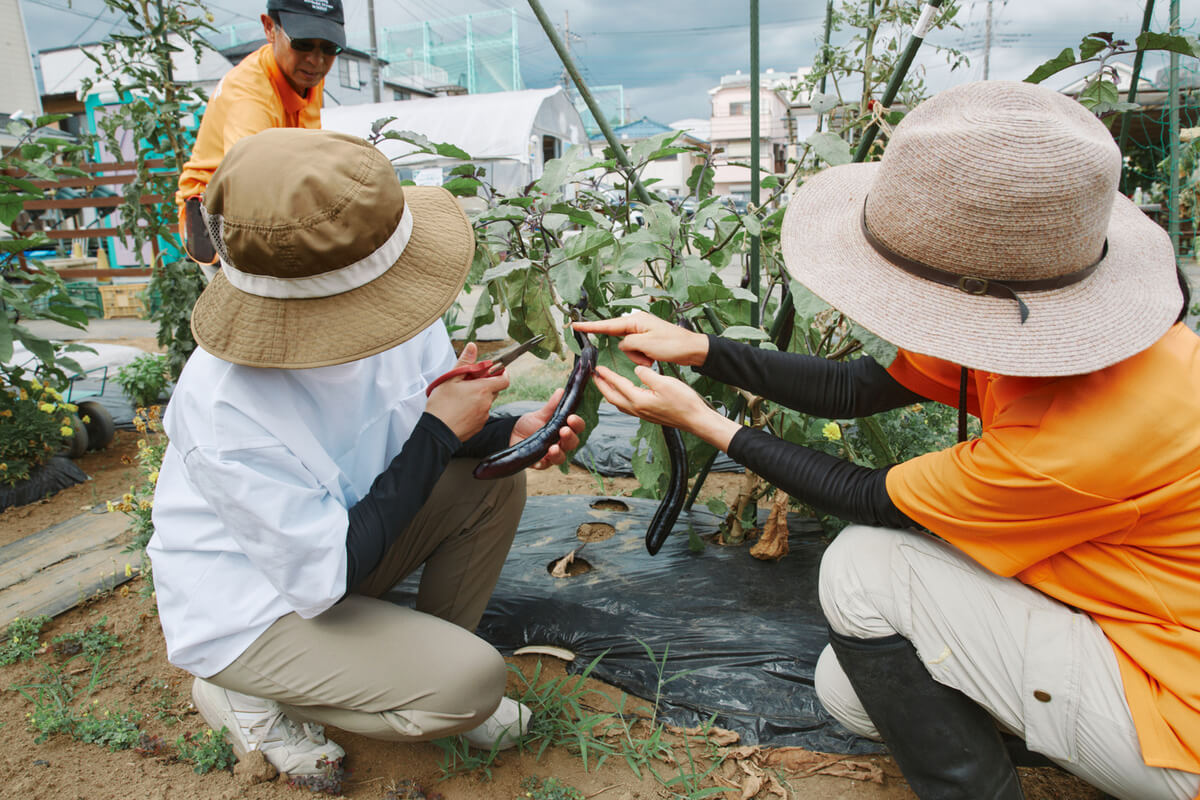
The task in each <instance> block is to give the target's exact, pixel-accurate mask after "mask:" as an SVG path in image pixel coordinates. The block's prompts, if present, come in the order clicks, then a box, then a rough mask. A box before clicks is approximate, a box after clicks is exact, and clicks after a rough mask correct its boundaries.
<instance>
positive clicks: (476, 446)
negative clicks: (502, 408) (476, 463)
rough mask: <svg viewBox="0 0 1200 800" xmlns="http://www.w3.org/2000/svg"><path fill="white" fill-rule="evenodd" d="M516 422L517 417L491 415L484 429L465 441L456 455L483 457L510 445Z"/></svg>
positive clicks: (461, 456)
mask: <svg viewBox="0 0 1200 800" xmlns="http://www.w3.org/2000/svg"><path fill="white" fill-rule="evenodd" d="M516 424H517V418H516V417H509V416H503V415H502V416H498V417H489V418H488V421H487V422H486V423H485V424H484V426H483V430H481V431H480V432H479V433H477V434H475V435H474V436H472V437H471V438H470V439H467V440H466V441H465V442H463V443H462V446H461V447H459V448H458V452H456V453H455V454H454V455H456V456H458V457H459V458H483V457H484V456H490V455H491V454H492V453H498V452H500V451H501V450H503V449H504V448H506V447H508V440H509V439H511V438H512V431H513V428H514V427H515V426H516Z"/></svg>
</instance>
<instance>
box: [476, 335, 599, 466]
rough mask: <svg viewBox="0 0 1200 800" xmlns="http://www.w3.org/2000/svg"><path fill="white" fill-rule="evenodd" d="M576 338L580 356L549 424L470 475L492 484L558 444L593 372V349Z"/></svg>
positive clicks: (502, 451)
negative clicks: (560, 433)
mask: <svg viewBox="0 0 1200 800" xmlns="http://www.w3.org/2000/svg"><path fill="white" fill-rule="evenodd" d="M575 337H576V339H578V340H579V343H580V349H579V355H577V356H575V365H574V366H573V367H572V368H571V377H570V378H568V379H567V388H566V391H564V392H563V396H562V397H561V398H560V399H559V401H558V405H557V406H556V407H555V409H554V413H553V414H551V415H550V421H549V422H547V423H546V424H545V425H543V426H542V427H541V428H540V429H539V430H538V431H537V433H535V434H533V435H532V436H530V437H528V438H526V439H522V440H521V441H519V442H517V443H516V444H514V445H513V446H512V447H509V448H507V449H505V450H501V451H500V452H499V453H493V454H492V455H490V456H488V457H487V458H485V459H483V460H482V461H480V462H479V464H477V465H476V467H475V471H474V473H472V474H474V476H475V477H476V478H479V479H480V480H491V479H493V478H505V477H507V476H509V475H514V474H516V473H518V472H520V471H521V470H523V469H525V468H526V467H528V466H530V465H533V464H536V463H537V462H539V461H541V460H542V459H543V458H545V457H546V453H548V452H550V447H551V445H554V444H556V443H557V442H558V437H559V432H560V431H561V430H562V428H563V426H565V425H566V424H567V417H569V416H571V415H572V414H574V413H575V410H576V409H577V408H579V403H580V401H581V400H582V399H583V392H584V390H585V389H586V388H587V385H588V381H590V380H591V379H592V372H593V371H594V370H595V369H596V354H597V351H596V346H595V345H594V344H592V343H591V342H590V341H588V340H587V337H586V336H585V335H584V334H581V333H576V334H575Z"/></svg>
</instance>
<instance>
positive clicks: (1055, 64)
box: [1025, 47, 1078, 83]
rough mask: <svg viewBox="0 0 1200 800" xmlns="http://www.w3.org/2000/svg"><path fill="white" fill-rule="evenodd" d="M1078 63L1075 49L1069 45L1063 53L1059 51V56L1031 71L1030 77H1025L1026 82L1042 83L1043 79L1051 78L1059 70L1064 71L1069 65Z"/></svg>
mask: <svg viewBox="0 0 1200 800" xmlns="http://www.w3.org/2000/svg"><path fill="white" fill-rule="evenodd" d="M1076 63H1078V62H1076V61H1075V51H1074V50H1072V49H1071V48H1070V47H1067V48H1065V49H1064V50H1063V51H1062V52H1061V53H1059V54H1058V55H1057V56H1055V57H1054V58H1052V59H1050V60H1049V61H1047V62H1046V63H1045V64H1042V65H1041V66H1040V67H1038V68H1037V69H1035V70H1034V71H1033V72H1031V73H1030V74H1029V77H1027V78H1026V79H1025V82H1026V83H1041V82H1042V81H1044V80H1046V78H1049V77H1050V76H1051V75H1055V74H1057V73H1059V72H1062V71H1063V70H1064V69H1066V68H1067V67H1071V66H1074V65H1075V64H1076Z"/></svg>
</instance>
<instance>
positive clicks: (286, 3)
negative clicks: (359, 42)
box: [267, 0, 346, 47]
mask: <svg viewBox="0 0 1200 800" xmlns="http://www.w3.org/2000/svg"><path fill="white" fill-rule="evenodd" d="M271 11H277V12H279V23H280V24H281V25H283V29H284V31H286V32H287V35H288V36H289V37H291V38H292V39H324V40H325V41H327V42H333V43H334V44H336V45H337V46H338V47H345V46H346V18H345V16H344V15H343V14H342V0H267V12H268V13H270V12H271Z"/></svg>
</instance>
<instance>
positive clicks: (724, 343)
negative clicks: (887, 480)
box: [697, 336, 926, 419]
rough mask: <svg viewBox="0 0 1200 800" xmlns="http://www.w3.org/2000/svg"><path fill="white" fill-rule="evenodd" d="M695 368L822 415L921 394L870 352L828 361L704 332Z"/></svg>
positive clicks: (899, 402) (863, 411) (870, 408)
mask: <svg viewBox="0 0 1200 800" xmlns="http://www.w3.org/2000/svg"><path fill="white" fill-rule="evenodd" d="M697 371H698V372H699V373H700V374H702V375H707V376H708V377H710V378H714V379H716V380H718V381H720V382H721V383H725V384H728V385H730V386H738V387H740V388H742V389H746V390H747V391H750V392H753V393H754V394H757V395H761V396H762V397H765V398H767V399H768V400H772V401H774V402H776V403H779V404H781V405H784V406H787V407H788V408H791V409H795V410H796V411H801V412H803V413H805V414H812V415H813V416H817V417H824V418H826V419H848V418H851V417H867V416H870V415H871V414H876V413H878V412H880V411H889V410H891V409H893V408H900V407H901V406H907V405H911V404H912V403H916V402H920V401H921V400H924V399H926V398H923V397H921V396H920V395H919V394H916V393H915V392H912V391H909V390H908V389H906V388H905V387H904V386H903V385H902V384H900V383H899V382H898V381H897V380H896V379H895V378H893V377H892V376H891V375H889V374H888V372H887V370H886V369H884V368H883V367H881V366H880V365H879V363H878V362H876V361H875V359H873V358H871V357H870V356H864V357H863V358H856V359H854V360H853V361H830V360H828V359H825V358H820V357H818V356H809V355H803V354H800V353H786V352H782V351H778V350H764V349H762V348H759V347H751V346H750V345H748V344H744V343H742V342H735V341H733V340H732V339H723V338H721V337H720V336H709V337H708V357H707V359H705V361H704V366H702V367H698V368H697Z"/></svg>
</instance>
